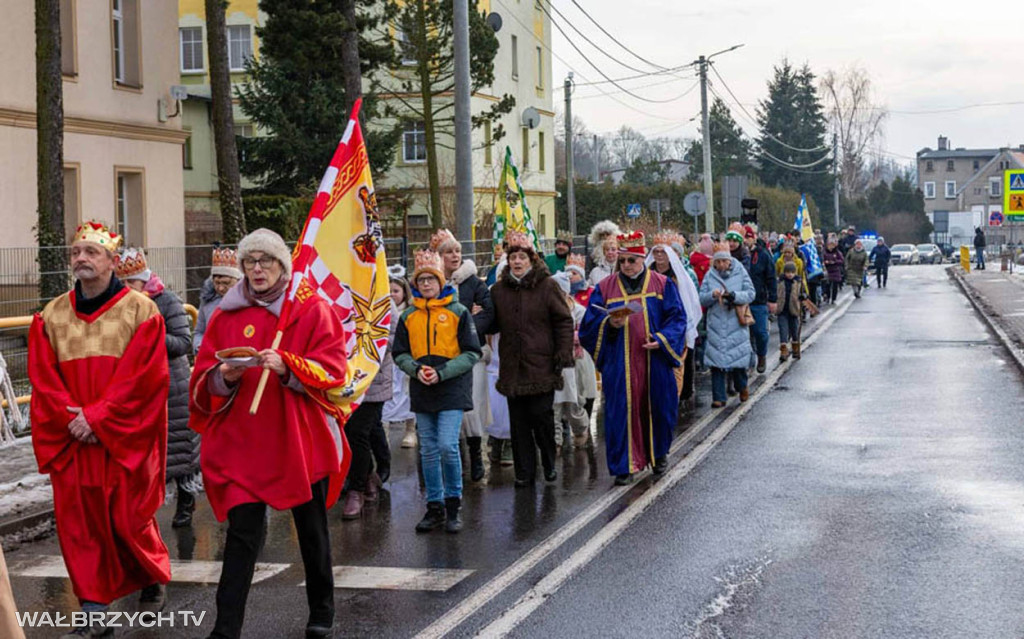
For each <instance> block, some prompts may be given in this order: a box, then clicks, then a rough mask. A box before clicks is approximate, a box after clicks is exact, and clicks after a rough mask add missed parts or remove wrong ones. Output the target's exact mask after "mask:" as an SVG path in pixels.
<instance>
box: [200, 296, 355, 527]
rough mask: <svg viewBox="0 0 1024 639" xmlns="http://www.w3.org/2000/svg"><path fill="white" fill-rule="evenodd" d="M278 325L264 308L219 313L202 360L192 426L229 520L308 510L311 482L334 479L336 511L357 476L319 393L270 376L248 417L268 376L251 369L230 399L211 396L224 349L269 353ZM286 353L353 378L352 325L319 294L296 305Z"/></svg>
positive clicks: (212, 491) (215, 496) (207, 478)
mask: <svg viewBox="0 0 1024 639" xmlns="http://www.w3.org/2000/svg"><path fill="white" fill-rule="evenodd" d="M277 324H278V320H277V317H276V316H275V315H273V314H272V313H270V312H269V311H268V310H266V309H264V308H257V307H247V308H242V309H238V310H231V311H223V310H221V309H218V310H217V311H215V312H214V314H213V316H212V317H211V318H210V322H209V324H208V326H207V331H206V334H205V335H204V336H203V344H202V347H201V348H200V350H199V353H198V355H197V356H196V365H195V368H194V369H193V371H192V381H191V384H190V392H191V402H190V408H191V412H190V418H189V426H190V427H191V428H192V429H194V430H196V431H197V432H199V433H202V435H203V444H202V447H201V449H200V464H201V466H202V469H203V482H204V486H205V487H206V493H207V496H208V497H209V499H210V505H211V506H212V507H213V512H214V515H216V517H217V519H218V520H220V521H224V520H225V519H226V518H227V515H228V511H229V510H231V509H232V508H233V507H235V506H237V505H239V504H244V503H252V502H263V503H266V504H268V505H270V506H271V507H272V508H275V509H278V510H285V509H288V508H293V507H295V506H299V505H301V504H304V503H306V502H308V501H309V500H310V499H312V497H313V495H312V492H311V491H310V485H312V484H313V483H315V482H317V481H320V480H321V479H323V478H324V477H329V478H330V480H331V481H330V484H331V489H330V490H329V491H328V508H329V507H330V506H331V505H333V503H334V502H335V501H337V498H338V494H339V493H340V491H341V484H342V482H343V481H344V476H345V473H346V472H347V469H348V464H349V461H350V460H349V457H350V455H349V454H348V444H347V442H346V440H345V434H344V432H343V431H342V430H341V429H340V426H339V425H338V423H337V422H334V421H329V420H328V418H327V415H326V414H325V412H324V410H325V409H324V408H322V407H321V406H320V405H319V404H318V403H317V401H316V400H315V399H314V398H313V397H311V396H310V394H308V393H300V392H296V391H295V390H293V389H291V388H286V387H285V386H284V385H283V384H282V383H281V378H280V377H279V376H278V375H275V374H273V373H272V374H271V375H270V377H269V379H268V382H267V386H266V389H265V391H264V393H263V398H262V400H261V402H260V407H259V411H258V412H257V413H256V414H255V415H250V414H249V406H250V404H251V403H252V398H253V396H254V395H255V393H256V387H257V386H258V384H259V379H260V375H261V373H262V371H263V369H261V368H250V369H248V370H246V371H245V373H244V374H243V375H242V379H241V380H240V382H239V384H238V385H237V386H236V387H235V391H234V394H233V395H232V396H231V397H218V396H215V395H213V394H211V393H210V391H209V387H208V381H209V380H208V376H209V374H210V373H211V372H212V371H213V369H214V368H215V367H216V366H218V365H219V364H220V362H219V361H218V360H217V357H216V352H217V351H219V350H221V349H224V348H234V347H241V346H251V347H253V348H255V349H256V350H262V349H265V348H270V347H271V346H272V344H273V341H274V336H275V334H276V332H277ZM278 350H279V352H282V354H284V355H286V361H287V362H289V365H294V362H295V360H296V359H298V360H300V361H301V360H308V361H312V362H315V363H316V364H318V365H319V366H320V368H321V369H322V370H323V371H324V372H326V374H327V375H329V376H330V377H331V378H332V379H335V380H344V379H345V372H346V369H347V366H348V362H347V360H346V358H345V332H344V328H343V327H342V324H341V320H340V319H339V318H338V317H337V315H336V314H335V313H334V312H333V311H332V310H331V309H330V307H328V306H327V304H326V303H325V302H324V301H323V300H322V299H320V298H319V297H318V296H316V295H314V296H312V297H310V298H308V299H306V300H305V301H301V302H300V301H296V303H295V306H294V307H293V309H292V312H291V317H290V319H289V322H288V324H287V326H286V327H285V329H284V336H283V338H282V340H281V344H280V347H279V349H278ZM299 379H300V380H302V378H301V377H299ZM302 381H307V380H302ZM308 390H309V392H311V393H320V391H321V390H322V389H319V388H312V387H310V388H308Z"/></svg>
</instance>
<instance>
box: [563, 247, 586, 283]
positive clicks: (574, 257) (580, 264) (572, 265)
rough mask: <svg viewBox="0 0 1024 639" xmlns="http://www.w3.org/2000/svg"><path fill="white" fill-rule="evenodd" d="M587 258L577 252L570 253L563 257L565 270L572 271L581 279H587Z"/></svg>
mask: <svg viewBox="0 0 1024 639" xmlns="http://www.w3.org/2000/svg"><path fill="white" fill-rule="evenodd" d="M586 268H587V259H586V258H585V257H583V256H582V255H580V254H579V253H570V254H569V257H567V258H566V259H565V270H566V271H567V272H568V271H574V272H575V273H576V274H577V275H579V276H580V277H582V278H583V279H587V271H586Z"/></svg>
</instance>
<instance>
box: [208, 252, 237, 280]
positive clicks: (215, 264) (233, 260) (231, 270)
mask: <svg viewBox="0 0 1024 639" xmlns="http://www.w3.org/2000/svg"><path fill="white" fill-rule="evenodd" d="M211 264H212V266H211V267H210V275H211V276H217V275H220V276H223V277H233V278H235V279H236V280H240V279H242V271H241V270H240V269H239V268H238V253H237V252H235V250H234V249H230V248H227V247H226V246H218V247H216V248H214V249H213V261H212V262H211Z"/></svg>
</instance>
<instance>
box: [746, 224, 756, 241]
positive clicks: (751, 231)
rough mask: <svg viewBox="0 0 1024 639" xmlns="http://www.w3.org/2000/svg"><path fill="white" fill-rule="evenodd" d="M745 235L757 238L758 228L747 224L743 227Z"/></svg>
mask: <svg viewBox="0 0 1024 639" xmlns="http://www.w3.org/2000/svg"><path fill="white" fill-rule="evenodd" d="M743 237H752V238H757V229H755V228H754V227H753V226H752V225H750V224H747V225H746V226H744V227H743Z"/></svg>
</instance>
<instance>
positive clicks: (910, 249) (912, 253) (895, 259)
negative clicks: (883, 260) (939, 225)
mask: <svg viewBox="0 0 1024 639" xmlns="http://www.w3.org/2000/svg"><path fill="white" fill-rule="evenodd" d="M889 250H890V251H891V252H892V263H893V264H918V263H920V262H921V256H920V254H919V253H918V252H917V247H916V246H914V245H913V244H897V245H895V246H893V247H892V248H891V249H889Z"/></svg>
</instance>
